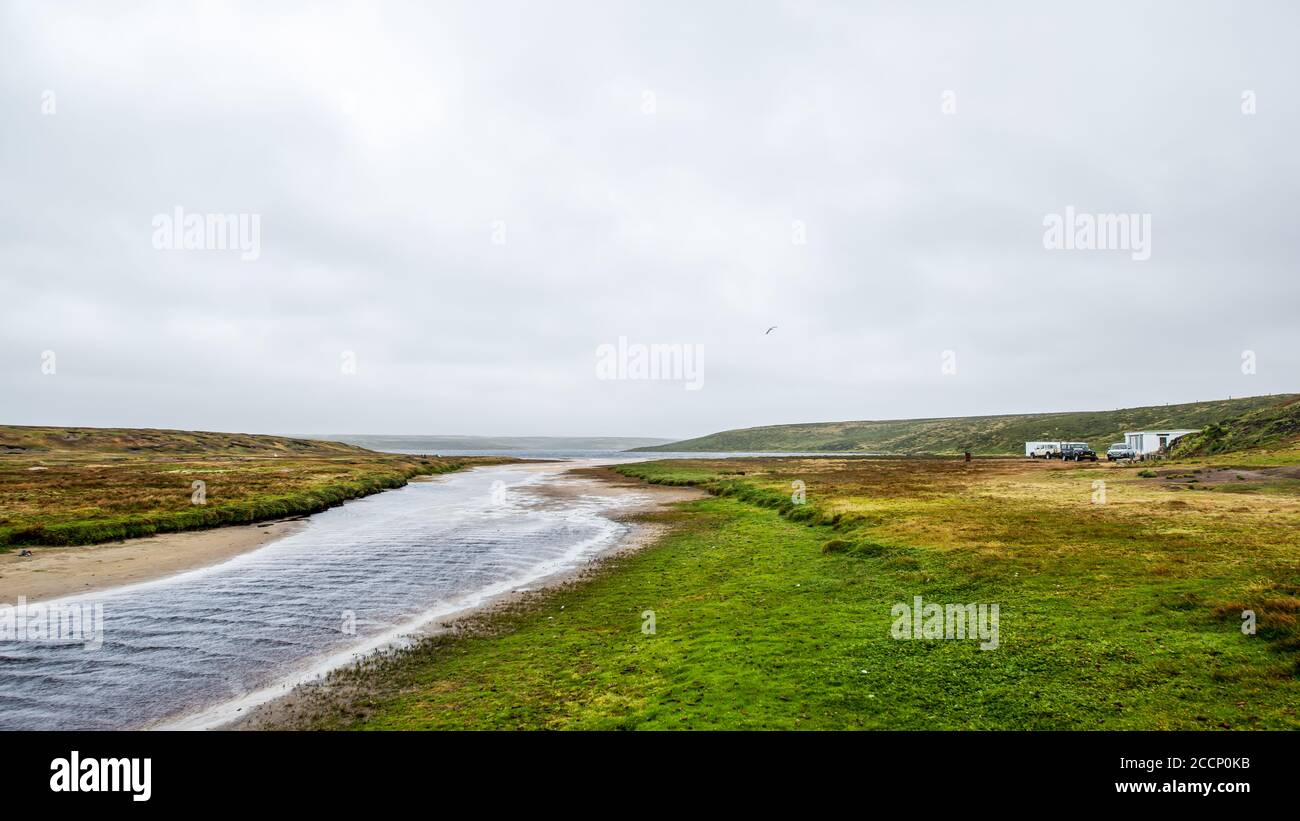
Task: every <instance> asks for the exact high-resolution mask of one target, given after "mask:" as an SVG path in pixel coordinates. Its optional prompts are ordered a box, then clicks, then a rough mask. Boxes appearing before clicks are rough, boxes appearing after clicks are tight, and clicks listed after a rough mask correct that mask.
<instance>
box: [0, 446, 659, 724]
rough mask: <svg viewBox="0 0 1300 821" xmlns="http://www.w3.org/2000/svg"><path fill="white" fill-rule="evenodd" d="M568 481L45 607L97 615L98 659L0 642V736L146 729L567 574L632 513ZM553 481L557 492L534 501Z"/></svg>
mask: <svg viewBox="0 0 1300 821" xmlns="http://www.w3.org/2000/svg"><path fill="white" fill-rule="evenodd" d="M568 467H570V465H562V464H557V465H524V466H519V465H509V466H502V467H492V468H479V469H476V470H472V471H467V472H464V473H456V474H450V475H448V476H444V477H440V478H438V479H435V480H433V481H427V482H424V481H421V482H413V483H411V484H410V485H408V486H407V487H405V488H402V489H400V490H394V491H389V492H387V493H380V494H377V495H375V496H370V497H367V498H365V499H359V500H356V501H354V502H349V503H347V504H346V505H344V506H342V507H338V508H334V509H332V510H328V511H325V512H324V513H320V514H317V515H315V516H313V517H311V519H310V520H309V522H308V523H307V525H306V527H305V528H304V529H303V530H301V531H299V532H297V533H295V534H293V535H291V536H287V537H285V538H282V539H280V540H278V541H275V542H272V543H270V544H268V545H266V546H265V547H262V548H260V549H258V550H255V551H253V552H251V553H246V554H244V555H242V556H239V557H237V558H235V559H232V560H230V561H228V562H225V563H223V564H220V565H217V566H215V567H211V568H207V569H203V570H198V571H193V572H190V573H185V574H181V575H179V576H173V577H171V578H168V579H164V580H160V581H155V582H149V583H146V584H141V585H135V586H132V587H126V588H119V589H118V590H117V591H107V592H104V593H99V594H88V595H86V596H84V597H76V598H72V599H63V600H60V602H62V603H68V602H97V603H102V605H103V611H104V639H103V646H102V647H100V648H99V649H96V650H87V649H85V648H84V647H83V646H82V645H80V644H71V643H63V644H55V643H34V642H2V643H0V729H16V728H42V729H64V728H120V727H135V726H148V725H151V724H155V723H157V722H159V721H161V720H163V719H169V718H175V717H177V716H180V715H183V714H186V713H192V712H194V711H196V710H198V709H199V708H204V707H211V706H212V705H215V704H219V703H222V702H227V701H230V700H232V699H237V698H240V697H242V696H245V695H246V694H248V693H250V692H252V691H256V690H258V689H260V688H266V687H268V686H270V685H273V684H275V683H276V682H277V681H281V680H284V679H285V678H286V677H287V676H290V675H292V674H294V673H295V672H301V671H302V670H305V669H307V668H309V667H311V666H312V665H313V663H317V662H319V661H320V660H321V659H322V658H325V657H328V656H331V655H334V654H338V653H344V652H346V651H347V650H348V649H350V648H353V647H360V646H361V645H363V644H365V643H366V642H373V641H374V640H376V639H377V638H382V637H383V636H385V635H386V634H391V633H393V631H395V630H399V629H401V628H403V626H407V625H411V624H413V623H415V622H418V621H420V620H422V619H426V618H434V617H437V616H439V615H444V614H446V613H448V612H451V611H454V610H455V609H457V608H458V607H460V606H464V605H467V604H474V603H477V602H478V601H479V600H481V599H482V598H484V597H485V596H488V595H490V594H493V593H497V592H505V591H508V590H510V589H512V588H513V587H516V586H519V585H522V584H527V583H528V582H530V581H533V580H536V579H539V578H541V577H544V576H546V575H549V574H551V573H554V572H556V571H561V570H564V569H566V568H568V567H571V566H573V565H575V564H577V563H581V562H583V561H585V560H587V559H588V558H590V557H591V556H592V555H594V554H595V553H597V552H599V551H600V550H602V549H604V548H606V547H609V546H610V545H612V544H613V543H614V542H616V541H617V539H618V538H619V536H621V534H622V532H623V530H624V529H625V528H624V526H623V525H621V524H618V523H617V522H614V521H613V520H611V519H609V518H607V517H606V516H605V515H604V514H605V512H607V511H608V510H609V509H610V508H611V507H614V506H618V505H620V504H628V503H632V502H634V501H637V499H636V498H634V497H611V496H608V495H604V496H601V495H598V494H600V493H606V494H608V493H609V491H608V490H602V489H601V487H600V486H599V485H597V484H596V483H594V482H590V481H589V480H581V479H576V478H572V477H564V478H562V479H558V480H557V476H558V474H560V473H561V472H563V471H564V470H566V469H567V468H568ZM557 481H558V482H559V483H560V484H562V485H566V486H568V487H569V489H570V491H571V492H570V493H567V494H553V495H548V496H547V497H546V498H545V499H543V498H542V497H541V496H540V495H539V494H538V492H537V491H538V490H539V488H541V486H542V485H545V484H548V483H555V482H557ZM348 613H352V614H355V624H356V627H355V634H349V633H347V632H345V624H346V622H347V618H348V617H347V614H348Z"/></svg>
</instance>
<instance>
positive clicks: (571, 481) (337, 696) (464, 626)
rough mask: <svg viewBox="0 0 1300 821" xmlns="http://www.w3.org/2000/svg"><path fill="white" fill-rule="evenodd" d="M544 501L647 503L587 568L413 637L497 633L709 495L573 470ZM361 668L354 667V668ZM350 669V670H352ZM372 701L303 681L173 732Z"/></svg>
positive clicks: (623, 515) (630, 514)
mask: <svg viewBox="0 0 1300 821" xmlns="http://www.w3.org/2000/svg"><path fill="white" fill-rule="evenodd" d="M532 492H533V494H534V495H535V496H536V497H537V500H538V501H537V504H539V505H543V504H546V503H547V500H550V499H557V498H563V497H571V496H579V495H582V496H604V497H607V498H609V499H611V500H615V499H619V498H622V497H626V496H628V495H633V494H634V495H635V496H637V497H640V499H641V501H638V502H637V503H635V504H630V505H629V504H622V505H620V506H618V507H617V509H611V510H610V511H609V512H608V513H607V514H606V515H608V516H609V518H611V519H614V520H616V521H621V522H623V523H625V524H627V525H628V531H627V532H626V533H625V534H624V535H623V537H622V538H621V539H619V540H618V541H617V542H615V543H614V544H613V545H611V546H610V547H608V548H607V549H605V550H604V551H602V552H601V553H600V554H598V555H596V556H595V557H593V558H592V559H590V560H589V561H588V562H586V563H585V564H583V565H581V566H578V567H575V568H571V569H569V570H565V571H563V572H559V573H555V574H552V575H550V576H547V577H545V578H542V579H539V580H535V581H533V582H531V583H529V584H528V585H527V586H526V587H521V588H519V589H515V590H511V591H510V592H508V593H503V594H501V595H499V596H496V597H494V598H491V599H488V600H487V601H485V602H483V603H481V604H479V605H478V606H474V607H467V608H464V609H461V610H457V611H455V612H453V613H448V614H447V615H445V616H443V617H441V618H439V619H437V620H435V621H433V622H430V623H429V624H427V625H426V626H425V627H424V628H423V629H421V630H420V631H419V633H417V634H415V635H413V636H412V637H411V638H414V639H417V640H418V638H419V637H421V636H424V637H430V636H436V635H439V634H445V633H471V632H477V631H480V630H484V629H491V628H490V626H489V625H490V621H491V618H492V616H493V615H494V614H496V613H500V612H504V611H510V610H517V609H519V608H526V607H529V606H530V605H531V604H532V603H533V602H535V601H537V600H538V599H539V597H541V596H544V595H545V594H546V593H547V592H548V591H551V590H554V589H555V588H557V587H562V586H564V585H570V584H581V583H582V582H583V581H584V580H585V579H586V578H588V577H590V576H592V575H594V574H595V573H597V572H599V571H600V570H601V568H602V567H603V566H604V565H605V564H606V563H608V562H612V561H617V559H618V558H620V557H623V556H627V555H630V554H632V553H634V552H636V551H638V550H641V549H643V548H645V547H647V546H649V545H651V544H654V543H655V542H656V541H657V540H658V539H659V538H660V537H662V536H663V535H664V534H665V533H666V532H667V528H666V526H665V525H662V524H658V523H655V522H652V521H644V520H643V519H644V518H645V517H646V515H647V514H653V513H655V512H659V511H663V510H666V509H667V508H668V507H669V506H670V505H672V504H675V503H677V502H684V501H691V500H694V499H699V498H703V497H705V496H707V495H708V494H706V493H705V492H703V491H701V490H698V489H696V488H687V487H668V486H662V485H648V484H645V483H643V482H639V481H636V480H633V479H628V478H626V477H623V476H621V475H619V474H617V473H614V472H613V471H610V470H608V469H606V468H605V467H603V466H586V467H577V468H575V469H573V470H569V471H566V472H565V473H564V474H561V475H560V476H558V477H556V478H555V479H554V480H551V481H549V482H547V483H545V484H543V485H539V486H537V487H535V488H532ZM385 652H387V651H382V650H381V651H378V652H372V653H370V654H367V655H363V656H361V658H362V661H361V663H362V664H365V665H371V664H375V663H383V662H382V656H383V655H384V653H385ZM355 663H356V661H355V660H354V662H353V664H355ZM345 667H346V666H345ZM362 695H365V694H362V693H358V692H355V691H354V689H353V687H352V685H351V684H350V683H348V679H347V678H346V677H340V676H332V675H326V676H324V677H316V678H312V679H310V680H306V681H302V682H300V683H297V684H296V685H294V686H292V687H290V686H287V685H286V686H285V687H284V688H283V693H282V694H281V695H277V696H273V697H269V698H267V697H260V698H254V699H251V700H250V701H249V703H247V704H246V705H243V706H237V705H233V704H232V705H227V708H228V709H227V713H226V714H227V715H230V714H231V712H235V713H238V717H237V718H234V719H233V720H221V721H211V720H206V721H205V720H200V721H199V722H197V723H191V722H186V721H182V722H179V723H177V724H174V725H172V726H174V727H177V728H189V729H195V728H202V729H208V728H214V729H223V730H264V729H293V728H294V727H296V726H302V725H303V723H304V722H305V719H307V718H308V717H310V716H312V715H315V714H317V712H318V711H320V710H328V709H331V708H332V707H333V706H334V705H336V704H338V703H344V702H346V701H348V700H349V699H352V698H356V697H358V696H362Z"/></svg>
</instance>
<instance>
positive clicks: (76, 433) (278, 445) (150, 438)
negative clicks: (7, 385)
mask: <svg viewBox="0 0 1300 821" xmlns="http://www.w3.org/2000/svg"><path fill="white" fill-rule="evenodd" d="M362 452H363V451H361V449H359V448H356V447H353V446H351V445H347V444H344V443H342V442H322V441H316V440H311V439H291V438H289V437H285V436H264V435H261V434H253V433H209V432H207V431H188V430H161V429H153V428H54V427H27V426H22V425H0V453H10V454H18V453H28V454H32V455H36V454H92V453H124V454H133V455H140V454H148V453H158V454H181V453H184V454H206V455H219V454H224V455H230V456H258V455H264V456H271V455H279V456H316V457H320V456H356V455H358V454H359V453H362Z"/></svg>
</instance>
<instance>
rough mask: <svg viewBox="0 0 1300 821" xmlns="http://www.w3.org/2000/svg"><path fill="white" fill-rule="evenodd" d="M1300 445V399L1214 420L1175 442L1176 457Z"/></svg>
mask: <svg viewBox="0 0 1300 821" xmlns="http://www.w3.org/2000/svg"><path fill="white" fill-rule="evenodd" d="M1297 444H1300V399H1294V398H1293V399H1291V400H1290V401H1287V402H1285V403H1284V404H1282V405H1275V406H1272V407H1265V408H1260V409H1258V410H1254V411H1250V412H1248V413H1244V414H1242V415H1241V416H1238V417H1235V418H1232V419H1226V420H1224V421H1222V422H1214V423H1211V424H1209V425H1207V426H1205V428H1204V429H1203V430H1202V431H1201V432H1200V433H1193V434H1188V435H1187V436H1184V437H1183V438H1182V439H1179V440H1178V442H1176V443H1175V445H1174V449H1173V454H1172V455H1173V456H1174V457H1184V456H1212V455H1214V454H1216V453H1235V452H1238V451H1243V450H1257V449H1260V448H1270V449H1272V448H1281V447H1287V446H1293V445H1297Z"/></svg>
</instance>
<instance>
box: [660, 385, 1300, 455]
mask: <svg viewBox="0 0 1300 821" xmlns="http://www.w3.org/2000/svg"><path fill="white" fill-rule="evenodd" d="M1297 398H1300V396H1298V395H1296V394H1281V395H1277V396H1252V397H1246V398H1244V399H1225V400H1219V401H1215V402H1194V403H1191V404H1187V405H1158V406H1155V407H1148V408H1125V409H1121V410H1113V411H1080V412H1076V413H1036V414H1022V415H1007V416H958V417H950V418H946V419H943V418H940V419H897V420H886V421H878V422H815V423H808V424H800V425H772V426H770V427H761V428H745V429H743V430H729V431H723V432H721V433H714V434H711V435H709V436H701V437H699V438H698V439H687V440H685V441H683V442H672V443H669V444H667V445H658V446H655V447H649V448H637V450H640V451H650V452H653V451H678V450H684V451H724V452H725V451H824V452H835V453H841V452H843V453H890V454H920V453H961V452H962V451H964V450H970V451H971V452H973V453H979V454H985V455H996V454H1023V453H1024V443H1025V442H1027V441H1032V440H1047V441H1053V440H1075V441H1080V442H1087V443H1088V444H1090V445H1092V446H1093V447H1094V448H1096V449H1098V450H1101V449H1102V448H1104V447H1105V446H1107V445H1109V444H1110V443H1111V442H1118V441H1122V440H1123V438H1124V435H1123V434H1124V431H1128V430H1142V429H1151V428H1202V427H1205V426H1206V425H1209V424H1212V423H1216V422H1223V421H1224V420H1227V419H1232V418H1234V417H1238V416H1241V415H1243V414H1246V413H1250V412H1251V411H1256V410H1260V409H1261V408H1276V407H1277V406H1278V405H1280V404H1282V403H1284V402H1288V401H1294V400H1296V399H1297Z"/></svg>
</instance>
